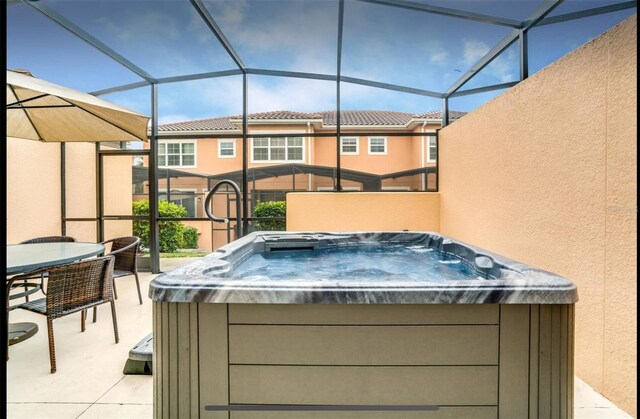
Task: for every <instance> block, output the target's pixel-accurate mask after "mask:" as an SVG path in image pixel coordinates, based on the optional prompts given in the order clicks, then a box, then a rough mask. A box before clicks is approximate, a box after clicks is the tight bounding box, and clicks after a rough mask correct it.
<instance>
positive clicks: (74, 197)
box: [65, 143, 131, 218]
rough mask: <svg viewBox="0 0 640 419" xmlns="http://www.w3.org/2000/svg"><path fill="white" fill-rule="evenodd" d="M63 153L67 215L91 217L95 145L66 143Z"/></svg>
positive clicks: (129, 181)
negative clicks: (64, 155)
mask: <svg viewBox="0 0 640 419" xmlns="http://www.w3.org/2000/svg"><path fill="white" fill-rule="evenodd" d="M65 154H66V182H67V217H69V218H93V217H95V216H96V145H95V143H66V146H65ZM129 170H131V169H129ZM128 183H129V184H130V183H131V177H129V179H128ZM125 187H126V184H125Z"/></svg>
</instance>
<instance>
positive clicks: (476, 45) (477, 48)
mask: <svg viewBox="0 0 640 419" xmlns="http://www.w3.org/2000/svg"><path fill="white" fill-rule="evenodd" d="M489 49H490V48H489V46H488V45H487V44H486V43H484V42H482V41H476V40H468V41H465V43H464V52H463V54H464V63H465V64H467V65H472V64H475V63H476V62H477V61H478V60H479V59H480V58H482V57H484V55H485V54H486V53H487V52H489Z"/></svg>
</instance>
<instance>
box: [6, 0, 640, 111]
mask: <svg viewBox="0 0 640 419" xmlns="http://www.w3.org/2000/svg"><path fill="white" fill-rule="evenodd" d="M417 1H422V0H417ZM620 1H621V0H617V1H601V0H566V1H565V2H564V3H563V4H561V5H560V6H558V8H556V9H555V10H554V11H553V12H552V13H551V16H553V15H558V14H564V13H569V12H573V11H577V10H583V9H589V8H593V7H600V6H603V5H607V4H613V3H617V2H620ZM422 2H425V3H429V4H433V5H436V6H442V7H449V8H457V9H462V10H466V11H471V12H475V13H481V14H486V15H494V16H500V17H505V18H510V19H516V20H523V19H525V18H526V17H527V16H528V15H529V14H530V13H531V12H532V11H533V10H535V8H536V7H538V6H539V5H540V4H541V1H530V0H516V1H513V0H511V1H505V0H503V1H482V0H475V1H461V0H449V1H426V0H424V1H422ZM40 3H43V4H44V5H46V6H47V7H49V8H51V9H53V10H54V11H55V12H56V13H58V14H60V15H62V16H64V17H65V18H66V19H68V20H69V21H71V22H72V23H73V24H75V25H77V26H79V27H80V28H82V29H83V30H85V31H87V32H88V33H90V34H91V35H92V36H94V37H95V38H97V39H99V40H100V41H101V42H102V43H104V44H105V45H107V46H108V47H110V48H111V49H113V50H115V51H117V52H118V53H119V54H121V55H122V56H124V57H125V58H127V59H128V60H130V61H131V62H133V63H134V64H136V65H137V66H138V67H140V68H142V69H143V70H144V71H146V72H147V73H149V74H151V75H152V76H153V77H156V78H161V77H172V76H179V75H185V74H195V73H202V72H212V71H223V70H233V69H236V68H237V66H236V65H235V63H234V62H233V60H232V59H231V58H230V56H229V55H228V54H227V52H226V51H225V50H224V48H223V47H222V46H221V44H220V43H219V42H218V41H217V39H216V38H215V36H214V35H213V34H212V33H211V31H210V30H209V28H208V27H207V26H206V25H205V23H204V22H203V20H202V18H201V17H200V16H199V15H198V14H197V13H196V11H195V10H194V8H193V7H192V6H191V4H190V2H189V1H187V0H135V1H134V0H40ZM204 3H205V5H206V7H207V9H208V10H209V12H210V14H211V15H212V16H213V18H214V19H215V21H216V23H217V24H218V25H219V26H220V28H221V29H222V30H223V32H224V34H225V36H226V37H227V39H228V40H229V42H230V44H231V45H232V46H233V48H234V49H235V50H236V51H237V53H238V55H239V56H240V57H241V59H242V60H243V61H244V63H245V65H246V66H247V67H249V68H261V69H269V70H287V71H298V72H313V73H322V74H330V75H335V74H336V71H337V51H336V45H337V39H338V24H337V22H338V4H339V3H338V1H337V0H288V1H273V0H204ZM635 12H636V9H628V10H623V11H618V12H613V13H608V14H605V15H600V16H594V17H589V18H585V19H579V20H575V21H570V22H565V23H561V24H554V25H547V26H543V27H540V28H534V29H533V30H531V31H530V32H529V72H530V74H533V73H535V72H536V71H538V70H540V69H541V68H544V67H545V66H547V65H549V64H551V63H552V62H554V61H555V60H557V59H558V58H560V57H562V56H563V55H565V54H567V53H568V52H570V51H572V50H574V49H575V48H577V47H579V46H580V45H582V44H584V43H586V42H588V41H589V40H591V39H593V38H595V37H597V36H598V35H599V34H601V33H602V32H604V31H606V30H607V29H609V28H611V27H612V26H614V25H615V24H617V23H619V22H621V21H622V20H624V19H626V18H627V17H628V16H631V15H632V14H634V13H635ZM510 30H511V28H508V27H505V26H498V25H490V24H484V23H477V22H473V21H469V20H463V19H457V18H450V17H444V16H439V15H435V14H429V13H423V12H416V11H409V10H405V9H400V8H395V7H388V6H383V5H378V4H371V3H365V2H361V1H356V0H346V1H345V10H344V29H343V45H342V62H341V74H342V75H343V76H348V77H355V78H361V79H367V80H372V81H377V82H383V83H391V84H397V85H402V86H408V87H414V88H419V89H424V90H430V91H436V92H443V91H446V90H447V89H448V88H449V87H450V86H451V85H452V84H453V83H454V82H455V81H456V80H457V79H458V78H459V77H460V76H461V75H462V74H464V73H465V72H466V71H467V70H468V69H469V68H471V66H473V64H474V63H476V62H477V61H478V60H479V59H480V58H481V57H482V56H483V55H484V54H485V53H486V52H487V51H489V50H490V49H491V48H492V47H493V46H494V45H495V44H496V43H498V42H499V41H500V40H501V39H502V38H503V37H504V36H505V35H507V34H508V33H509V32H510ZM6 31H7V41H6V42H7V68H9V69H17V68H20V69H27V70H29V71H31V73H32V74H33V75H35V76H36V77H39V78H42V79H45V80H48V81H50V82H53V83H58V84H61V85H64V86H67V87H72V88H75V89H78V90H81V91H85V92H93V91H97V90H101V89H106V88H110V87H115V86H120V85H125V84H128V83H135V82H138V81H142V79H141V78H140V77H139V76H137V75H136V74H135V73H133V72H131V71H130V70H128V69H127V68H125V67H124V66H122V65H120V64H119V63H118V62H116V61H114V60H113V59H111V58H110V57H108V56H107V55H105V54H104V53H102V52H100V51H98V50H97V49H95V48H93V47H92V46H91V45H89V44H88V43H86V42H84V41H83V40H81V39H80V38H78V37H76V36H75V35H73V34H71V33H70V32H68V31H67V30H65V29H64V28H62V27H61V26H59V25H57V24H56V23H54V22H52V21H50V20H49V19H48V18H46V17H45V16H43V15H42V14H40V12H38V11H37V10H35V9H34V8H32V7H31V6H29V5H27V4H21V3H16V4H13V5H11V6H9V7H8V8H7V25H6ZM518 57H519V49H518V45H517V44H514V45H512V46H511V47H510V48H509V49H507V50H506V51H505V52H504V53H503V54H501V55H500V56H499V57H498V58H497V59H496V60H494V61H493V62H492V63H491V64H490V65H489V66H487V67H486V68H485V69H484V70H483V71H482V72H480V73H478V74H477V75H476V76H475V77H474V78H472V79H471V80H470V81H469V82H468V83H467V84H465V85H464V86H463V87H462V89H461V90H464V89H469V88H476V87H482V86H488V85H493V84H499V83H505V82H510V81H516V80H517V79H518V77H519V60H518ZM340 89H341V94H340V96H341V101H340V106H341V109H373V110H395V111H403V112H409V113H422V112H426V111H430V110H438V109H441V106H442V101H441V99H438V98H431V97H425V96H420V95H414V94H407V93H401V92H395V91H390V90H386V89H378V88H373V87H368V86H361V85H355V84H351V83H341V88H340ZM158 90H159V103H158V108H159V118H158V119H159V122H160V123H168V122H178V121H187V120H194V119H206V118H212V117H217V116H227V115H237V114H241V113H242V78H241V76H227V77H220V78H215V79H207V80H197V81H190V82H180V83H167V84H161V85H159V88H158ZM150 92H151V91H150V88H149V87H144V88H138V89H134V90H129V91H126V92H118V93H113V94H107V95H103V96H102V98H103V99H105V100H108V101H111V102H114V103H116V104H118V105H121V106H124V107H126V108H129V109H132V110H134V111H137V112H140V113H143V114H146V115H150V112H151V109H150V97H151V93H150ZM502 92H504V90H500V91H494V92H489V93H483V94H478V95H468V96H462V97H459V98H452V99H450V103H449V109H451V110H460V111H471V110H473V109H475V108H476V107H478V106H480V105H482V104H483V103H486V102H487V101H489V100H491V99H492V98H493V97H495V96H496V95H499V94H501V93H502ZM248 107H249V112H263V111H271V110H293V111H301V112H315V111H325V110H331V109H335V108H336V84H335V82H328V81H318V80H307V79H298V78H283V77H271V76H258V75H250V76H249V94H248Z"/></svg>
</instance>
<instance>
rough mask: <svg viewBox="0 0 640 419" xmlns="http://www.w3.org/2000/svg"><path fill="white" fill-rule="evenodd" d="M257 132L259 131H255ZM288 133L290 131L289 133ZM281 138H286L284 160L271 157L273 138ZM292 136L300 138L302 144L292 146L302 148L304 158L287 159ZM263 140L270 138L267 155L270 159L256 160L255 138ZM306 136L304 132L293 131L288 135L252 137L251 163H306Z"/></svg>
mask: <svg viewBox="0 0 640 419" xmlns="http://www.w3.org/2000/svg"><path fill="white" fill-rule="evenodd" d="M254 134H257V133H254ZM287 134H288V133H287ZM280 138H284V140H285V145H284V160H272V159H271V148H272V146H271V140H272V139H280ZM292 138H300V139H301V140H302V141H301V144H302V145H301V146H291V147H292V148H302V158H301V159H300V160H289V159H287V157H289V144H288V143H289V139H292ZM258 139H260V140H263V139H266V140H268V145H267V146H266V148H267V156H268V159H267V160H256V159H255V148H256V146H255V140H258ZM304 139H305V136H304V133H298V132H295V133H291V135H287V136H286V137H260V138H251V163H266V164H269V163H304V162H305V153H306V150H305V140H304ZM259 148H265V147H263V146H261V147H259ZM276 148H280V147H276Z"/></svg>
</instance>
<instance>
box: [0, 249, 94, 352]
mask: <svg viewBox="0 0 640 419" xmlns="http://www.w3.org/2000/svg"><path fill="white" fill-rule="evenodd" d="M103 252H104V245H103V244H100V243H82V242H69V243H66V242H63V243H32V244H11V245H8V246H7V270H6V274H7V275H16V274H21V273H27V272H31V271H34V270H36V269H40V268H47V267H49V266H55V265H62V264H65V263H70V262H75V261H77V260H81V259H84V258H88V257H91V256H96V255H99V254H101V253H103ZM37 331H38V325H37V324H35V323H26V322H25V323H13V324H9V345H13V344H15V343H18V342H22V341H23V340H25V339H28V338H30V337H31V336H33V335H34V334H36V332H37Z"/></svg>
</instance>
